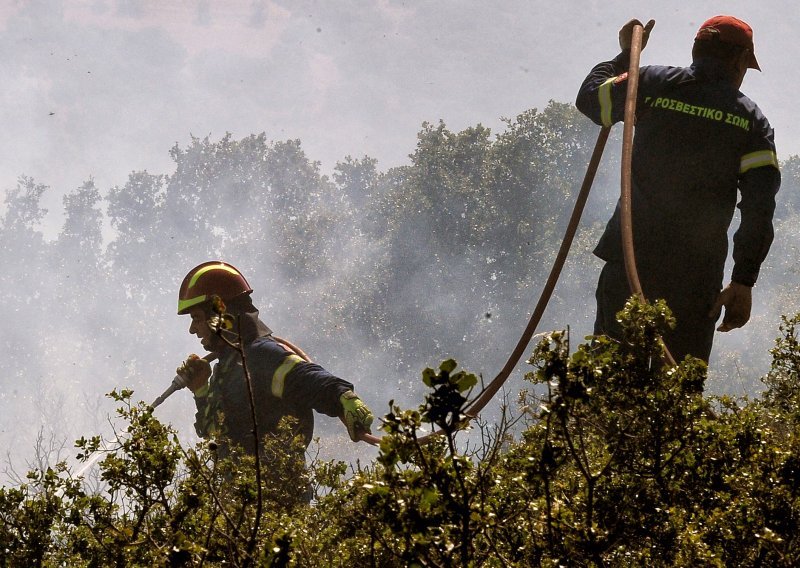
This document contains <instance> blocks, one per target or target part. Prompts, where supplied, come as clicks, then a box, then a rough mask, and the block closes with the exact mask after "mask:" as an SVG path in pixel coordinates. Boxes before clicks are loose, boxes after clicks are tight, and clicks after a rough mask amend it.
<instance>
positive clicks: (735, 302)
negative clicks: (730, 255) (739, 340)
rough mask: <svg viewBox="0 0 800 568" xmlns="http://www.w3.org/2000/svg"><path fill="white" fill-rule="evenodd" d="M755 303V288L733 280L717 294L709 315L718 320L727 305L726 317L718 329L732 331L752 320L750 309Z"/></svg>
mask: <svg viewBox="0 0 800 568" xmlns="http://www.w3.org/2000/svg"><path fill="white" fill-rule="evenodd" d="M752 305H753V289H752V288H751V287H750V286H745V285H744V284H738V283H736V282H731V283H730V284H728V285H727V286H726V287H725V288H724V289H723V290H722V292H720V293H719V296H717V301H716V302H714V307H712V308H711V311H710V312H709V314H708V317H710V318H712V319H714V320H716V319H717V318H718V317H719V315H720V313H721V312H722V308H723V306H724V307H725V317H724V318H722V323H721V324H720V326H719V327H718V328H717V331H730V330H732V329H736V328H738V327H742V326H743V325H744V324H746V323H747V322H748V320H750V309H751V307H752Z"/></svg>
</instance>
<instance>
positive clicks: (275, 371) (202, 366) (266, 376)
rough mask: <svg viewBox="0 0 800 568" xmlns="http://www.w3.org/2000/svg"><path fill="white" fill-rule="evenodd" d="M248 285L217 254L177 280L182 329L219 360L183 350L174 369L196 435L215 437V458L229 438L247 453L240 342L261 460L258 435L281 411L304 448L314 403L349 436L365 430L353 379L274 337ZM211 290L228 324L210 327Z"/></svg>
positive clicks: (214, 322) (249, 425)
mask: <svg viewBox="0 0 800 568" xmlns="http://www.w3.org/2000/svg"><path fill="white" fill-rule="evenodd" d="M252 292H253V290H252V288H251V287H250V285H249V284H248V283H247V280H245V277H244V276H243V275H242V273H241V272H239V271H238V270H237V269H236V268H235V267H233V266H232V265H230V264H227V263H225V262H221V261H211V262H205V263H203V264H201V265H199V266H197V267H195V268H193V269H192V270H190V271H189V273H188V274H187V275H186V277H185V278H184V279H183V283H182V284H181V288H180V292H179V295H178V314H179V315H189V317H191V323H190V324H189V333H190V334H193V335H196V336H197V338H198V339H199V340H200V344H201V345H202V346H203V348H204V349H205V350H206V351H209V352H211V353H212V354H214V355H216V356H217V357H218V359H219V360H218V362H217V363H216V364H215V365H214V369H213V371H212V369H211V365H210V364H209V362H208V361H207V360H206V359H203V358H200V357H198V356H197V355H190V356H189V358H188V359H187V360H186V361H185V362H184V363H183V365H181V367H180V368H179V369H178V375H180V376H181V377H182V378H183V379H184V380H185V381H186V383H187V384H186V386H187V387H188V388H189V389H190V390H191V391H192V393H193V394H194V400H195V404H196V406H197V413H196V415H195V429H196V430H197V434H198V435H199V436H200V437H202V438H214V439H216V440H217V454H218V456H219V457H225V456H227V455H228V454H229V453H230V449H231V445H235V446H239V447H240V448H241V449H243V450H244V451H245V452H247V453H248V454H251V455H252V454H253V451H254V447H255V443H254V439H253V419H252V415H251V407H250V402H249V394H248V387H247V381H246V378H245V374H244V368H243V365H242V357H241V355H240V353H239V350H238V349H237V348H236V347H234V345H235V344H236V343H238V342H239V341H241V346H242V347H243V350H244V353H245V361H246V364H247V370H248V372H249V374H250V380H251V384H252V389H253V399H254V401H255V412H256V421H257V424H258V432H259V436H260V438H261V440H260V441H259V454H260V459H261V460H262V462H267V464H268V462H269V460H268V459H267V456H266V455H265V450H264V436H265V435H270V434H275V433H276V431H277V429H278V424H279V422H280V420H281V419H282V418H283V417H285V416H290V417H293V418H294V419H296V421H297V431H298V432H297V433H298V434H300V435H302V437H303V440H304V445H303V447H304V448H305V447H307V446H308V444H309V443H310V442H311V438H312V436H313V433H314V412H313V411H315V410H316V411H317V412H321V413H323V414H326V415H328V416H338V417H340V418H342V419H343V422H344V423H345V424H346V426H347V432H348V434H349V435H350V439H351V440H353V441H354V442H355V441H358V439H359V435H361V434H363V433H369V432H370V426H371V424H372V421H373V416H372V413H371V412H370V410H369V408H367V406H366V405H365V404H364V403H363V402H362V401H361V400H360V399H359V398H358V396H356V395H355V393H354V392H353V385H352V384H350V383H349V382H347V381H345V380H343V379H340V378H339V377H336V376H334V375H332V374H331V373H329V372H328V371H326V370H325V369H323V368H322V367H320V366H319V365H317V364H314V363H311V362H309V361H307V360H305V359H304V358H303V357H301V356H300V355H298V353H296V352H294V351H293V350H292V348H291V347H290V346H287V345H286V344H283V343H280V342H279V341H278V340H276V338H275V337H273V335H272V331H271V330H270V329H269V328H268V327H267V326H266V325H265V324H264V322H262V321H261V320H260V319H259V317H258V309H256V307H255V306H254V305H253V302H252V300H251V298H250V294H251V293H252ZM215 297H216V298H219V299H220V300H221V301H222V303H223V304H224V312H225V314H226V315H225V316H224V319H225V320H226V321H228V322H230V323H231V324H232V329H230V330H228V331H224V332H218V331H217V329H218V327H219V326H220V324H219V321H220V316H219V314H218V313H217V312H218V311H219V309H220V304H219V303H217V306H216V310H217V311H215V307H214V302H215V301H216V298H215ZM228 316H230V317H228Z"/></svg>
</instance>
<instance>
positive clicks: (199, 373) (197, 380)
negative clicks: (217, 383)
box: [175, 353, 211, 394]
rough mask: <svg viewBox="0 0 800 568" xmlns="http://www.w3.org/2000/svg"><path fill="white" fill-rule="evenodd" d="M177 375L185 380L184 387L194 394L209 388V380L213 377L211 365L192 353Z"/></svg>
mask: <svg viewBox="0 0 800 568" xmlns="http://www.w3.org/2000/svg"><path fill="white" fill-rule="evenodd" d="M175 373H176V374H177V375H178V376H179V377H180V378H181V379H182V380H183V382H184V384H183V386H185V387H188V388H189V390H190V391H192V392H193V393H195V394H196V393H197V391H198V390H199V389H202V388H203V387H205V386H208V378H209V377H210V376H211V364H210V363H209V362H208V361H206V360H205V359H203V358H202V357H199V356H197V355H195V354H194V353H192V354H191V355H189V356H188V357H187V358H186V361H184V362H183V363H182V364H181V366H180V367H178V368H177V369H176V370H175Z"/></svg>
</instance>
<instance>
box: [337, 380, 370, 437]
mask: <svg viewBox="0 0 800 568" xmlns="http://www.w3.org/2000/svg"><path fill="white" fill-rule="evenodd" d="M339 401H340V402H341V403H342V409H343V410H344V424H345V426H347V433H348V434H349V435H350V439H351V440H353V441H354V442H358V439H359V438H358V435H359V434H362V433H367V434H369V433H371V431H370V427H371V426H372V420H373V416H372V412H370V410H369V408H367V405H366V404H364V403H363V402H362V401H361V399H360V398H358V396H357V395H356V393H354V392H353V391H347V392H345V393H344V394H342V396H341V397H339Z"/></svg>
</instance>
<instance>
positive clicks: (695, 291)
mask: <svg viewBox="0 0 800 568" xmlns="http://www.w3.org/2000/svg"><path fill="white" fill-rule="evenodd" d="M637 269H638V272H639V279H640V281H641V284H642V291H643V292H644V295H645V298H647V299H648V300H650V301H654V300H657V299H663V300H666V302H667V305H668V306H669V308H670V310H672V314H673V316H675V320H676V322H677V325H676V327H675V330H674V331H671V332H665V334H664V337H663V339H664V343H665V344H666V345H667V349H669V351H670V353H672V356H673V357H674V358H675V360H676V361H677V362H681V361H682V360H683V359H684V357H685V356H686V355H692V356H694V357H697V358H698V359H703V360H704V361H708V357H709V355H711V344H712V342H713V340H714V329H715V325H716V323H715V321H714V320H713V319H712V318H710V317H708V313H709V311H710V310H711V307H712V306H713V304H714V301H715V300H716V298H717V295H718V294H719V291H720V289H721V284H722V282H721V279H719V278H714V277H711V278H709V277H708V276H707V275H703V274H702V273H701V272H700V271H696V270H688V271H687V270H686V269H685V267H682V269H681V270H680V271H677V270H674V267H670V266H665V265H663V264H662V265H656V266H647V265H643V266H637ZM630 296H631V293H630V290H629V287H628V278H627V276H626V274H625V265H624V262H623V261H622V260H620V261H609V262H606V264H605V266H604V267H603V270H602V272H601V273H600V279H599V281H598V283H597V292H596V294H595V297H596V298H597V319H595V323H594V333H595V335H608V336H610V337H613V338H616V339H619V338H620V336H621V328H620V325H619V323H618V322H617V317H616V314H617V312H619V311H620V310H622V308H623V307H624V306H625V302H626V301H627V300H628V298H629V297H630Z"/></svg>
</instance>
